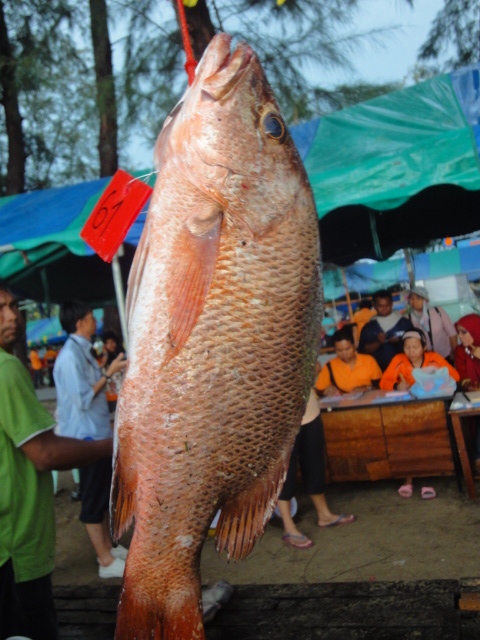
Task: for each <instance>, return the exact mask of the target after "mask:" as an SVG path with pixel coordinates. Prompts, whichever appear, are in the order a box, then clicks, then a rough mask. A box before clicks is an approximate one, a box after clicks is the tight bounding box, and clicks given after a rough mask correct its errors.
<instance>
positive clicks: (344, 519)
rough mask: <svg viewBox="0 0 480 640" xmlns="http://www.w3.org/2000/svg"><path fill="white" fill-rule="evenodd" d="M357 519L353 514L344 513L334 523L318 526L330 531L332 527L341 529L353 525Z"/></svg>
mask: <svg viewBox="0 0 480 640" xmlns="http://www.w3.org/2000/svg"><path fill="white" fill-rule="evenodd" d="M356 519H357V516H354V515H353V513H351V514H346V513H342V514H340V515H339V516H338V518H337V519H336V520H334V521H333V522H330V523H329V524H319V525H318V526H319V527H320V529H329V528H330V527H341V526H342V525H344V524H351V523H352V522H355V520H356Z"/></svg>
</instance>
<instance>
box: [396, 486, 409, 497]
mask: <svg viewBox="0 0 480 640" xmlns="http://www.w3.org/2000/svg"><path fill="white" fill-rule="evenodd" d="M398 495H399V496H400V497H401V498H411V497H412V495H413V485H411V484H402V486H401V487H400V489H399V490H398Z"/></svg>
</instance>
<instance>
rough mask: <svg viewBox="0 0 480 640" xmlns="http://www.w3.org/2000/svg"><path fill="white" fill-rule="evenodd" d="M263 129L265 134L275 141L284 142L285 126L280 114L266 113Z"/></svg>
mask: <svg viewBox="0 0 480 640" xmlns="http://www.w3.org/2000/svg"><path fill="white" fill-rule="evenodd" d="M262 124H263V129H264V131H265V135H266V136H267V137H268V138H271V139H272V140H275V141H276V142H280V143H281V142H284V140H285V138H286V135H287V129H286V127H285V123H284V122H283V120H282V118H280V116H278V115H276V114H274V113H267V115H266V116H265V118H264V119H263V123H262Z"/></svg>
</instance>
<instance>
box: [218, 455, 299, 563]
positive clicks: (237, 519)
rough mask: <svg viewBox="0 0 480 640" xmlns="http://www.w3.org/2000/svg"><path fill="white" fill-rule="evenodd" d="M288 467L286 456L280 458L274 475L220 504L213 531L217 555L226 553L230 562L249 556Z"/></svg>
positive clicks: (268, 517)
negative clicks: (217, 518) (218, 515)
mask: <svg viewBox="0 0 480 640" xmlns="http://www.w3.org/2000/svg"><path fill="white" fill-rule="evenodd" d="M287 467H288V457H287V459H286V460H285V459H283V458H282V460H281V461H280V462H279V464H278V465H277V468H276V469H275V470H274V472H273V474H270V475H269V476H267V477H266V478H263V479H259V480H258V482H256V483H255V484H254V485H253V486H252V487H251V489H250V490H249V491H248V492H245V493H241V494H239V495H238V496H236V497H235V498H234V499H233V500H230V501H229V502H227V503H226V504H224V505H222V508H221V512H220V518H219V520H218V524H217V527H216V530H215V531H216V535H215V538H216V542H217V552H218V553H222V551H226V552H227V555H228V559H229V560H230V558H232V559H233V560H242V559H243V558H246V557H247V556H248V554H249V553H250V551H251V550H252V549H253V547H254V545H255V542H256V541H257V540H258V539H259V538H260V537H261V536H262V535H263V532H264V530H265V526H266V525H267V523H268V522H269V520H270V516H271V515H272V513H273V509H274V508H275V504H276V502H277V498H278V495H279V493H280V488H281V485H282V483H283V480H284V478H285V475H286V472H287Z"/></svg>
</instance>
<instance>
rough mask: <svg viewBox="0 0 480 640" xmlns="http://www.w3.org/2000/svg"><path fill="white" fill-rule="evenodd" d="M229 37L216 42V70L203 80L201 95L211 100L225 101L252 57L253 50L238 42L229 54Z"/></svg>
mask: <svg viewBox="0 0 480 640" xmlns="http://www.w3.org/2000/svg"><path fill="white" fill-rule="evenodd" d="M230 41H231V38H230V36H226V37H224V38H222V39H220V38H219V39H218V41H217V43H216V44H217V51H216V54H217V55H216V56H215V57H216V60H217V61H218V63H217V68H216V69H215V70H214V72H213V73H211V74H210V75H208V77H207V78H205V80H204V82H203V84H202V93H204V94H206V95H207V96H209V97H210V98H211V99H212V100H223V99H225V98H226V97H227V96H228V95H229V94H230V93H231V92H232V90H233V89H234V88H235V87H236V86H237V85H238V83H239V81H240V80H241V78H242V77H243V75H244V74H245V71H246V69H247V68H248V67H249V65H250V61H251V60H252V58H253V57H254V53H253V50H252V49H251V47H250V46H249V45H248V44H246V43H245V42H240V43H239V44H238V46H237V47H236V49H235V50H234V52H233V53H230Z"/></svg>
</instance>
